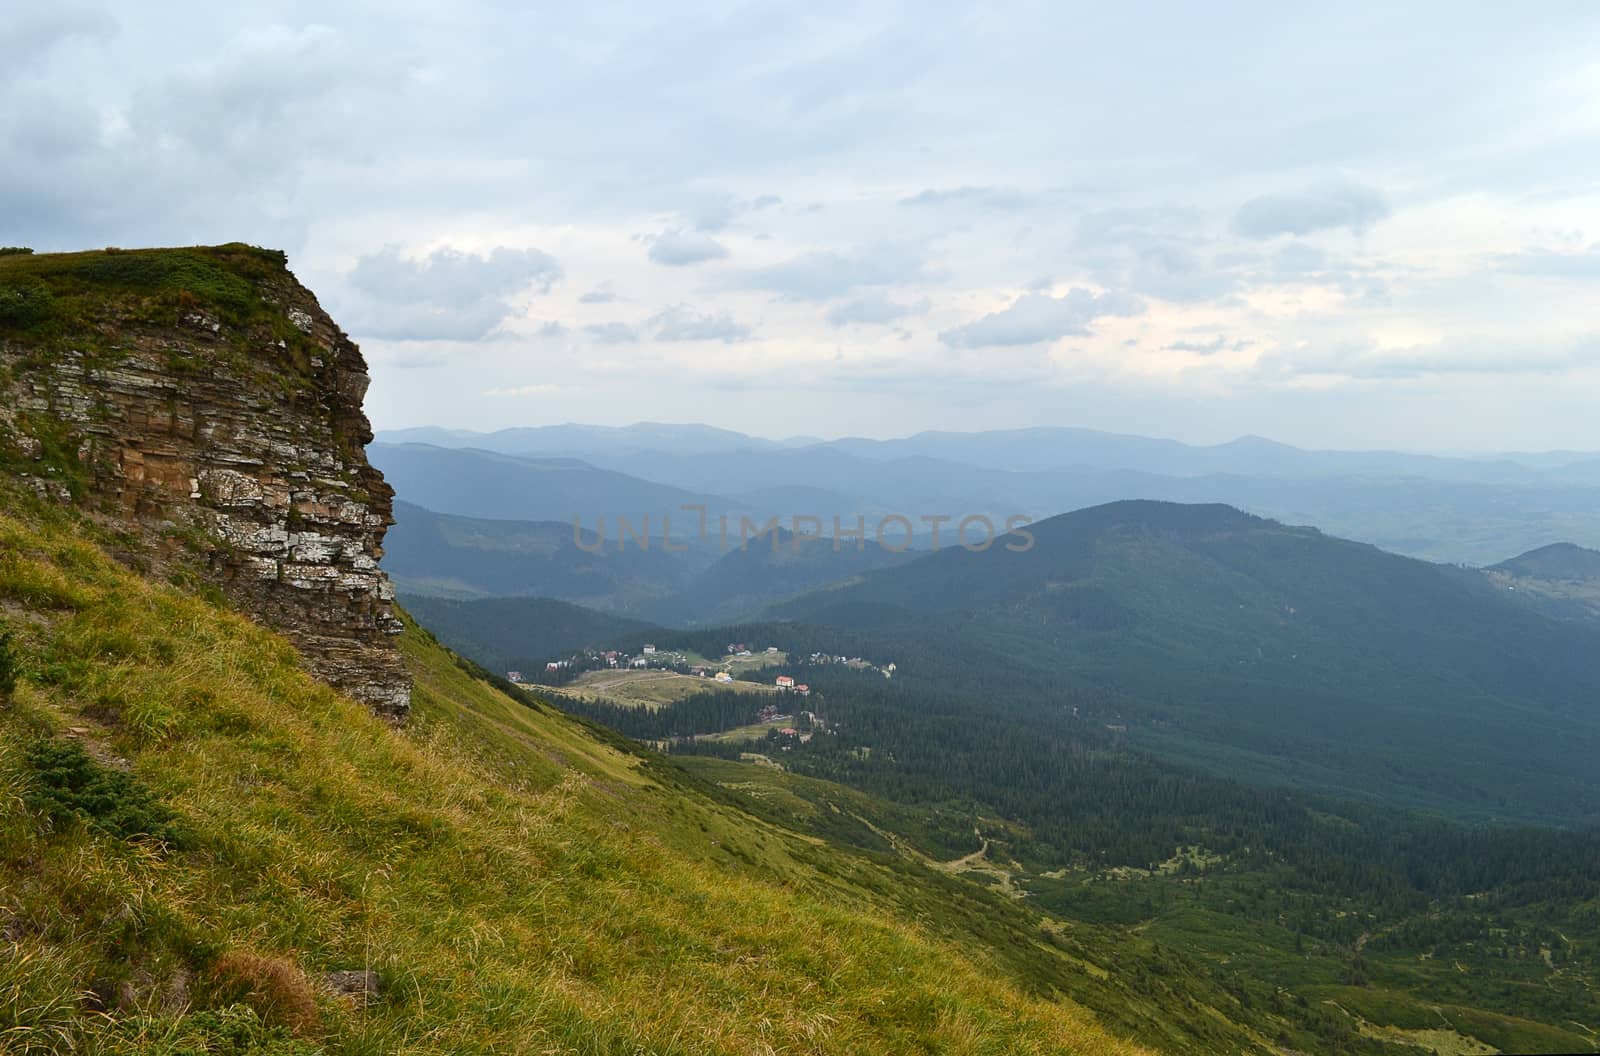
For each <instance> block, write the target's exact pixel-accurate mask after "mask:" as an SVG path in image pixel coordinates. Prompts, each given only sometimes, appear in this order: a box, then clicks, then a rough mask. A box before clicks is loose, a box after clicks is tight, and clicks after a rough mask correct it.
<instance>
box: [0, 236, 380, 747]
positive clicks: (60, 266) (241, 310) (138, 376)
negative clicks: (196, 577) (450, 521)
mask: <svg viewBox="0 0 1600 1056" xmlns="http://www.w3.org/2000/svg"><path fill="white" fill-rule="evenodd" d="M8 285H11V286H17V287H18V288H24V287H26V288H29V289H31V288H33V287H35V286H42V287H44V288H45V289H47V290H48V291H49V294H50V298H49V299H48V304H49V306H50V312H49V314H47V315H40V314H38V313H34V314H33V315H30V316H27V317H26V318H25V319H23V320H22V321H21V322H18V321H16V320H12V321H9V322H8V321H7V320H4V319H0V469H4V470H6V471H10V472H12V473H14V474H16V475H18V476H21V477H24V478H27V480H28V482H29V483H30V484H32V485H33V487H34V489H35V490H36V491H38V492H39V493H40V494H41V495H42V496H47V497H52V498H55V499H57V500H60V501H72V502H74V503H76V504H78V505H79V506H80V507H82V508H83V509H84V510H85V511H87V512H89V513H90V514H91V515H93V516H95V517H97V518H101V519H104V520H108V521H111V522H113V523H115V524H117V525H118V526H121V527H126V528H128V529H130V530H133V531H135V532H137V533H139V534H140V535H141V536H142V537H143V538H144V539H145V540H146V542H147V544H148V547H149V548H150V549H151V550H152V551H153V552H157V553H160V554H161V555H162V558H163V560H167V561H171V562H178V563H186V564H189V565H191V566H193V567H196V568H198V569H199V570H200V571H202V572H203V573H204V574H205V575H206V576H207V577H208V578H210V579H211V580H212V581H213V582H215V583H217V584H218V585H219V586H220V587H221V588H222V589H223V590H224V591H225V593H226V594H227V595H228V596H229V597H230V598H232V599H233V601H234V603H235V604H236V605H238V607H239V608H241V609H242V610H243V611H245V612H247V613H249V614H251V615H252V616H254V617H256V618H257V619H260V620H262V621H263V622H265V623H267V624H268V625H270V626H272V627H274V628H275V629H277V630H279V631H281V632H282V633H284V634H285V635H286V636H287V637H289V638H290V639H291V640H292V641H293V642H294V643H295V645H296V646H297V647H298V648H299V649H300V651H301V653H302V655H303V656H304V657H305V662H306V665H307V667H308V668H310V670H311V671H313V672H314V673H315V674H317V675H318V676H319V677H321V678H322V679H324V680H325V681H327V682H328V683H330V684H331V685H333V686H335V687H336V688H338V689H340V690H343V691H344V692H347V693H349V694H350V695H352V696H354V697H356V698H358V699H360V700H363V701H365V702H366V703H367V704H369V705H370V706H371V707H372V708H373V709H374V710H376V711H378V712H380V713H381V714H384V715H386V716H390V717H393V718H396V719H400V718H404V717H405V715H406V714H407V712H408V710H409V708H410V698H411V684H410V679H409V677H408V676H407V674H406V672H405V669H404V667H403V665H402V662H401V659H400V654H399V651H398V648H397V647H396V644H395V642H394V640H393V637H392V636H393V635H395V634H396V633H398V632H399V630H400V622H399V620H398V618H397V617H396V616H395V613H394V608H393V600H394V588H393V585H392V584H391V583H390V581H389V578H388V577H387V576H386V575H385V574H384V573H383V571H382V570H381V569H380V568H379V566H378V559H379V558H380V557H381V556H382V553H383V549H382V543H383V537H384V533H385V532H386V531H387V529H388V526H389V525H390V524H391V523H393V519H392V516H391V512H390V511H391V505H392V499H393V491H392V489H391V488H390V487H389V486H388V485H387V484H386V483H385V482H384V480H383V477H382V474H380V473H379V472H378V471H377V470H376V469H375V468H373V467H372V466H371V465H370V464H369V463H368V462H367V459H366V454H365V445H366V444H367V443H368V442H370V441H371V439H372V430H371V426H370V424H369V423H368V421H367V418H366V415H365V413H364V412H363V410H362V399H363V398H364V396H365V394H366V390H367V386H368V383H369V380H370V379H369V377H368V374H367V367H366V362H365V360H364V359H363V358H362V356H361V352H360V350H359V349H358V348H357V347H356V345H355V344H354V343H353V342H352V341H351V340H350V339H349V337H348V336H347V335H346V334H345V333H344V332H343V331H341V330H340V329H339V327H338V326H337V325H335V323H334V322H333V320H332V319H330V318H329V317H328V316H327V314H326V313H325V312H323V311H322V309H321V307H320V306H319V305H318V304H317V301H316V298H315V297H314V296H313V295H312V294H311V292H310V291H309V290H307V289H305V287H303V286H301V285H300V284H299V283H298V282H297V281H296V280H295V278H294V276H293V275H292V274H291V273H290V272H289V271H288V269H287V267H286V266H285V264H284V260H283V257H282V255H281V254H277V253H271V252H269V251H265V250H257V249H253V248H251V247H246V246H237V245H230V246H222V247H216V248H200V249H184V250H142V251H134V252H110V251H108V252H106V253H81V254H60V255H35V256H19V257H11V258H4V259H0V292H3V290H4V289H5V288H6V287H7V286H8ZM179 539H187V540H191V541H193V540H198V542H197V543H195V542H191V544H190V545H189V546H188V547H185V546H182V545H180V544H179V543H178V542H175V540H179Z"/></svg>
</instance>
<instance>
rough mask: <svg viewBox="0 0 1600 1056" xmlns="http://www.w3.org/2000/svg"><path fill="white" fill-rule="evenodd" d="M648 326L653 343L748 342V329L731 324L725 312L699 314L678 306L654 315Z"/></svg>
mask: <svg viewBox="0 0 1600 1056" xmlns="http://www.w3.org/2000/svg"><path fill="white" fill-rule="evenodd" d="M648 325H649V327H650V328H651V330H652V331H653V333H654V335H655V339H656V340H657V341H721V342H724V343H728V344H731V343H733V342H736V341H745V340H748V339H749V338H750V336H751V331H750V328H749V327H747V326H743V325H741V324H739V323H736V322H734V320H733V317H732V316H731V315H729V314H727V313H726V312H712V313H707V314H701V313H698V312H695V311H693V310H692V309H690V308H687V307H685V306H683V305H681V304H678V305H673V306H672V307H670V308H666V309H664V310H662V311H660V312H658V313H656V314H655V315H654V316H652V317H651V318H650V321H649V323H648Z"/></svg>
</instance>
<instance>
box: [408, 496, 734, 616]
mask: <svg viewBox="0 0 1600 1056" xmlns="http://www.w3.org/2000/svg"><path fill="white" fill-rule="evenodd" d="M394 517H395V524H394V526H393V527H392V528H391V529H390V530H389V534H388V536H387V538H386V539H385V540H384V551H385V553H384V558H383V567H384V569H385V570H386V571H388V573H389V574H390V575H391V576H392V577H393V578H394V581H395V584H396V586H397V587H398V588H399V589H400V590H401V591H402V592H405V593H407V594H427V595H438V596H443V597H456V598H470V597H489V596H505V595H541V596H546V597H551V598H560V599H562V600H565V601H568V602H575V603H578V604H581V605H588V606H594V607H599V608H604V609H608V610H610V611H613V612H623V613H628V612H637V611H639V610H641V609H642V608H645V607H648V606H650V605H652V604H655V603H659V602H661V601H662V600H663V599H666V598H668V597H670V596H672V595H673V594H675V593H677V591H679V590H680V589H682V588H683V587H684V586H685V585H686V584H687V583H688V582H690V580H691V579H692V578H693V576H694V575H695V573H697V572H699V571H700V570H702V569H704V568H705V567H706V566H707V565H709V564H710V563H711V562H712V561H713V560H714V559H715V554H714V553H712V552H711V551H709V550H705V549H697V550H693V551H688V552H684V553H669V552H666V551H663V550H662V549H661V548H660V547H654V548H652V549H650V550H648V551H646V550H641V549H639V548H638V547H634V546H628V547H625V548H623V549H621V550H620V551H619V550H618V548H617V547H616V545H615V542H614V541H609V545H607V546H605V547H604V548H603V549H602V550H600V551H599V552H594V551H593V550H592V548H593V547H594V545H595V537H594V532H593V530H592V528H593V521H592V520H591V521H590V530H588V531H586V532H584V533H583V535H582V537H581V538H582V540H583V543H584V546H582V547H580V546H579V545H578V542H577V540H575V539H574V537H573V531H572V524H571V522H561V521H512V520H489V519H483V518H474V517H459V516H454V515H451V514H441V513H435V512H433V511H432V510H427V509H424V508H422V507H421V506H417V505H414V504H412V503H409V502H404V501H399V502H396V503H395V508H394Z"/></svg>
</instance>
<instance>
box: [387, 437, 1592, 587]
mask: <svg viewBox="0 0 1600 1056" xmlns="http://www.w3.org/2000/svg"><path fill="white" fill-rule="evenodd" d="M383 435H384V437H385V438H386V439H389V438H401V439H404V438H407V437H412V438H414V437H418V436H423V437H427V438H429V439H430V440H432V441H434V443H428V444H424V443H415V442H410V443H403V444H396V443H379V444H374V445H373V446H372V447H371V450H370V457H371V459H372V461H373V462H374V463H375V464H376V465H378V466H379V467H380V468H381V469H383V470H384V472H385V474H386V476H387V477H388V478H389V480H390V481H391V483H393V484H394V485H395V487H396V488H397V490H398V492H399V495H400V498H401V499H403V500H406V501H409V502H412V503H415V504H417V505H421V506H424V507H426V508H429V509H433V510H437V511H439V512H441V513H450V514H458V515H463V516H471V517H478V518H500V519H509V520H553V521H564V522H566V523H568V524H570V523H571V521H572V519H573V518H574V517H584V518H589V519H590V520H589V521H587V522H586V523H593V520H594V519H596V518H599V517H601V516H605V517H607V518H608V520H609V522H610V524H611V526H612V528H613V530H614V529H615V518H616V517H618V516H625V517H628V518H629V519H630V523H631V524H632V525H633V526H634V527H635V528H637V527H638V518H640V517H642V516H644V515H647V514H648V515H649V516H650V517H651V519H652V525H653V529H654V530H655V531H656V532H657V533H659V530H660V525H661V518H662V517H663V516H665V517H670V518H671V519H672V521H673V524H674V525H675V526H676V527H677V529H681V528H682V527H684V525H685V520H686V519H688V518H693V517H695V516H696V515H694V514H687V513H685V511H683V509H682V507H684V506H685V505H698V506H705V507H706V508H707V509H708V510H709V511H711V512H712V513H713V514H715V513H717V512H726V513H728V514H729V515H730V516H731V517H733V518H734V519H735V521H737V518H738V517H740V516H749V517H752V518H756V519H759V520H761V521H764V520H765V519H766V518H768V517H771V516H778V517H779V518H780V519H781V522H782V523H784V524H789V523H790V522H791V519H792V518H793V517H794V516H796V515H802V516H817V517H820V518H822V519H823V521H824V522H825V523H828V522H831V518H832V517H833V516H840V517H841V518H842V519H843V520H844V521H846V522H849V521H850V519H851V518H853V517H855V516H857V515H860V516H863V517H866V518H868V519H869V521H870V522H875V521H876V520H877V519H880V518H883V517H886V516H889V515H891V514H899V515H902V516H905V517H907V518H908V519H910V521H911V522H912V524H913V527H914V528H916V529H917V531H918V539H917V543H918V545H919V546H924V547H926V546H928V545H930V544H931V538H930V534H929V533H930V530H929V527H928V526H927V525H926V524H925V522H924V521H923V518H924V517H934V516H941V515H943V516H950V517H952V518H954V519H959V518H961V517H964V516H967V515H969V514H983V515H986V516H989V517H991V518H995V519H1004V518H1005V517H1008V516H1011V515H1025V516H1029V517H1032V518H1035V519H1044V518H1046V517H1050V516H1053V515H1055V514H1058V513H1063V512H1068V511H1071V510H1075V509H1081V508H1085V507H1088V506H1093V505H1099V504H1103V503H1107V502H1113V501H1117V500H1119V499H1154V500H1161V501H1170V502H1186V503H1196V502H1223V503H1226V504H1229V505H1232V506H1236V507H1238V508H1240V509H1244V510H1247V511H1249V512H1251V513H1256V514H1259V515H1262V516H1268V517H1272V518H1274V519H1277V520H1281V521H1284V522H1286V523H1299V524H1315V525H1317V526H1319V527H1321V528H1323V529H1324V530H1326V531H1329V532H1331V533H1334V534H1338V535H1341V536H1344V537H1346V538H1352V539H1358V540H1361V541H1363V542H1370V543H1374V544H1376V545H1379V546H1382V547H1383V548H1385V549H1388V550H1393V551H1395V552H1397V553H1404V554H1407V555H1410V556H1414V557H1422V558H1427V559H1429V560H1435V561H1446V562H1454V563H1461V564H1470V565H1488V564H1492V563H1494V562H1498V561H1501V560H1503V559H1504V558H1505V556H1506V555H1507V554H1514V553H1519V552H1522V551H1527V550H1531V549H1534V548H1536V547H1538V546H1542V545H1546V544H1549V543H1552V542H1554V541H1557V540H1562V541H1568V542H1572V543H1576V544H1579V545H1589V546H1600V459H1596V458H1595V457H1594V456H1588V455H1582V454H1570V455H1560V454H1551V455H1542V456H1533V455H1506V456H1500V457H1496V458H1445V457H1436V456H1428V455H1408V454H1396V453H1385V452H1353V453H1352V452H1317V451H1302V450H1299V449H1296V448H1292V447H1287V446H1285V445H1281V444H1275V443H1272V442H1271V441H1266V440H1260V439H1255V438H1246V439H1242V440H1238V441H1234V442H1232V443H1229V444H1222V445H1217V446H1215V447H1194V446H1190V445H1185V444H1180V443H1178V442H1176V441H1170V440H1151V439H1146V438H1142V437H1127V436H1117V435H1113V434H1105V433H1095V432H1091V431H1088V430H1076V429H1029V430H1013V431H1004V432H989V433H970V434H964V433H923V434H919V435H918V436H914V437H909V438H906V439H904V440H888V441H880V440H837V441H830V442H819V443H808V442H805V441H803V440H796V441H788V442H783V443H779V442H775V441H767V440H759V439H756V438H752V437H747V436H744V435H743V434H740V433H733V432H728V431H726V430H718V429H711V428H709V427H704V426H662V425H640V426H631V427H627V428H619V429H600V428H595V427H588V426H554V427H548V428H541V429H519V430H506V431H504V432H502V433H492V434H481V435H480V434H463V433H459V432H449V431H444V430H407V431H405V432H403V433H401V434H383ZM440 444H446V445H448V446H439V445H440ZM466 444H473V445H482V446H474V447H468V446H463V445H466ZM487 445H499V446H501V447H502V448H507V449H512V448H514V449H515V453H507V452H506V451H504V450H489V449H488V446H487ZM651 445H654V446H651Z"/></svg>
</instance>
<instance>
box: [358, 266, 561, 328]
mask: <svg viewBox="0 0 1600 1056" xmlns="http://www.w3.org/2000/svg"><path fill="white" fill-rule="evenodd" d="M561 274H562V272H561V265H560V264H559V263H558V262H557V261H556V259H555V258H554V257H552V256H551V255H550V254H548V253H545V252H543V251H541V250H537V249H508V248H506V247H504V246H501V247H498V248H496V249H494V250H491V251H490V252H489V253H487V254H482V255H480V254H475V253H464V252H461V251H460V250H455V249H449V248H445V249H436V250H434V251H433V252H432V253H430V254H428V255H427V256H425V257H406V256H403V255H402V254H401V252H400V250H399V249H397V248H396V247H393V246H389V247H387V248H385V249H383V250H382V251H380V252H378V253H372V254H369V255H367V256H364V257H361V258H360V259H359V260H357V261H356V264H355V267H354V268H352V269H351V270H350V272H349V273H348V275H347V276H346V278H347V281H348V283H349V286H350V287H351V289H352V290H354V291H356V294H357V296H355V297H354V298H352V302H353V303H351V304H350V305H349V307H348V309H347V312H348V314H347V316H346V318H345V319H344V323H345V325H346V326H347V327H348V328H349V329H350V330H351V332H352V333H355V334H357V335H358V336H370V337H382V338H390V339H394V340H407V339H409V340H416V341H434V340H442V339H455V340H471V339H474V338H480V337H484V336H486V335H488V334H489V333H491V332H493V331H494V330H495V329H496V328H497V327H498V326H499V325H500V324H501V323H502V322H504V321H505V320H506V319H508V318H509V317H510V316H512V315H513V314H514V313H515V311H516V309H515V308H513V306H512V305H510V304H509V303H507V301H506V300H505V298H506V297H507V296H509V295H511V294H514V293H518V292H521V291H523V290H527V289H538V290H540V291H541V292H548V291H549V289H550V287H551V285H552V284H553V283H554V282H555V281H556V280H557V279H559V278H560V277H561Z"/></svg>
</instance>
